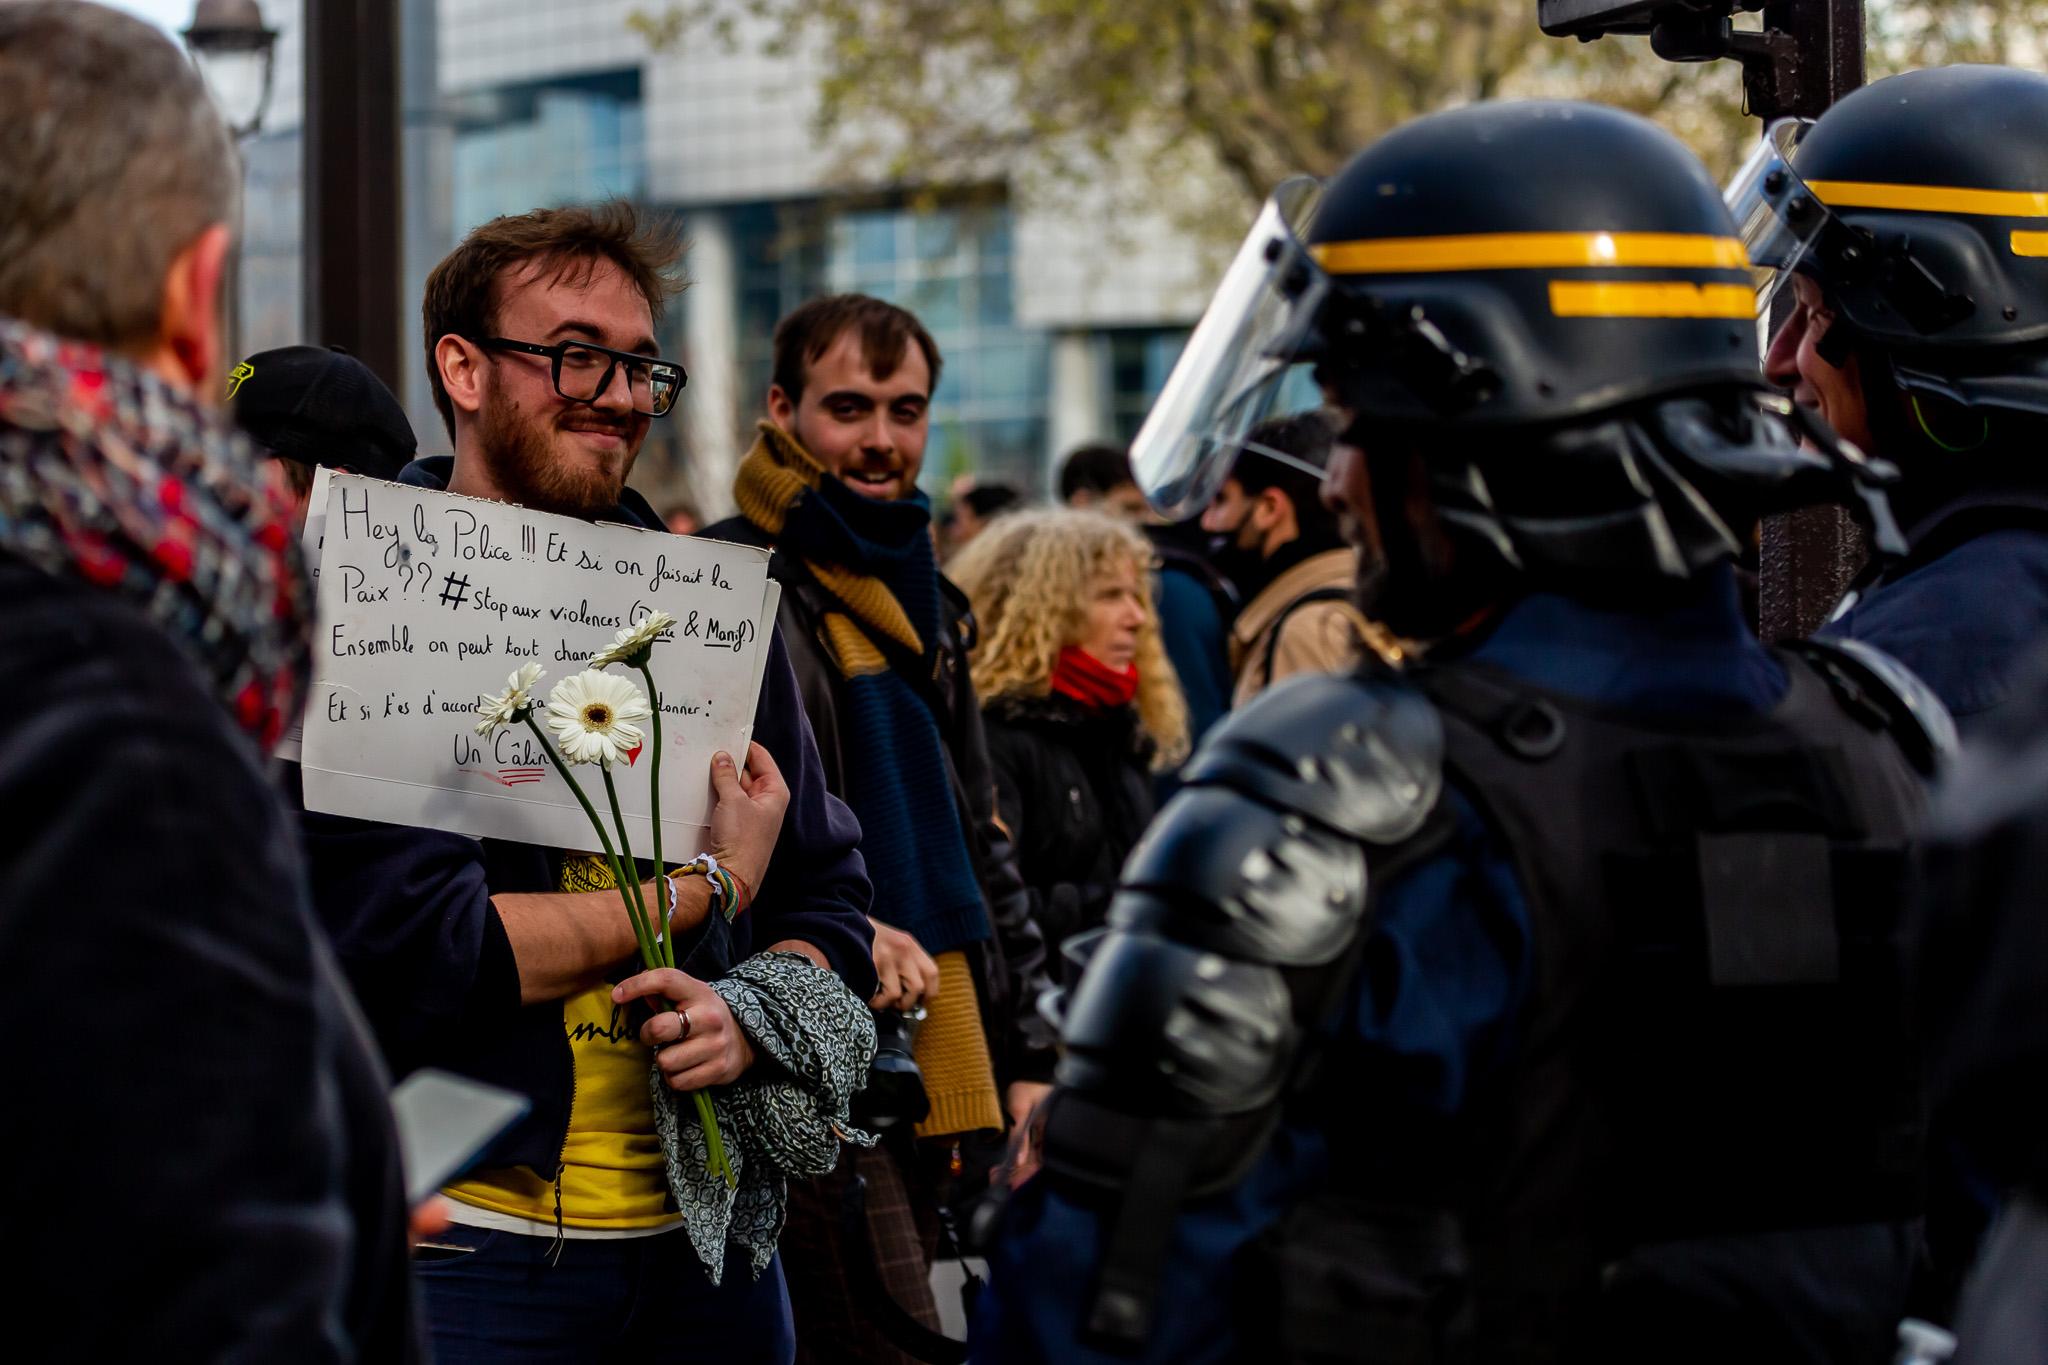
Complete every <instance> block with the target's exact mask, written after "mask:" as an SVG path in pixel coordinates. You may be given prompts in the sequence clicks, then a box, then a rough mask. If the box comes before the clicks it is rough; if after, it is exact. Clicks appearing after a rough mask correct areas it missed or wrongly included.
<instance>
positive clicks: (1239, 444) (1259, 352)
mask: <svg viewBox="0 0 2048 1365" xmlns="http://www.w3.org/2000/svg"><path fill="white" fill-rule="evenodd" d="M1320 194H1321V189H1320V187H1319V186H1318V185H1317V184H1316V182H1315V181H1313V180H1309V179H1306V178H1302V179H1296V180H1289V181H1287V182H1286V183H1285V184H1283V185H1281V186H1280V188H1279V189H1277V190H1275V191H1274V192H1273V196H1272V198H1270V199H1268V200H1267V201H1266V205H1265V207H1264V208H1262V209H1261V210H1260V211H1259V216H1258V220H1257V221H1256V222H1255V223H1253V225H1252V230H1251V235H1250V236H1248V237H1246V238H1245V240H1244V245H1242V246H1240V247H1239V248H1238V250H1237V255H1236V257H1235V258H1233V259H1232V261H1231V263H1230V268H1229V269H1228V270H1226V271H1225V272H1224V275H1223V282H1222V283H1221V284H1219V285H1218V286H1217V288H1216V294H1215V296H1214V297H1213V298H1212V299H1210V301H1209V307H1208V310H1207V311H1206V312H1204V313H1203V314H1202V320H1201V321H1200V322H1199V323H1197V324H1196V325H1195V330H1194V333H1193V335H1191V336H1190V337H1189V338H1188V344H1187V347H1186V349H1184V350H1183V351H1182V352H1181V356H1180V359H1179V361H1178V362H1176V363H1175V365H1174V367H1173V372H1172V373H1171V374H1169V375H1168V376H1167V378H1166V385H1165V387H1164V388H1162V389H1161V390H1160V391H1159V397H1158V399H1157V401H1155V402H1154V403H1153V405H1152V410H1151V412H1149V413H1148V414H1146V417H1145V423H1144V425H1143V426H1142V427H1140V428H1139V429H1138V435H1137V438H1136V439H1135V440H1134V441H1133V442H1132V443H1131V472H1132V474H1133V475H1134V476H1135V477H1136V478H1137V481H1138V487H1139V488H1141V489H1142V490H1144V493H1145V496H1146V498H1147V499H1148V500H1150V502H1151V503H1152V505H1153V506H1154V507H1155V508H1157V509H1158V510H1159V511H1160V512H1161V513H1163V514H1164V515H1166V516H1168V517H1171V518H1173V519H1175V520H1180V519H1181V518H1184V517H1189V516H1192V515H1194V514H1195V513H1197V512H1199V511H1201V510H1202V508H1204V507H1206V506H1207V505H1208V504H1209V501H1210V499H1212V498H1213V497H1215V495H1216V490H1217V489H1218V488H1220V487H1222V485H1223V481H1224V479H1225V478H1226V477H1227V476H1228V475H1229V473H1230V468H1231V464H1232V462H1233V461H1234V460H1236V458H1237V455H1238V452H1239V451H1240V450H1242V449H1244V448H1245V445H1244V437H1245V434H1246V433H1247V432H1249V431H1250V430H1251V428H1252V427H1253V426H1254V425H1255V424H1256V423H1257V422H1259V421H1260V420H1261V419H1262V418H1264V417H1266V416H1267V415H1269V414H1270V413H1272V412H1274V411H1275V410H1276V409H1277V406H1278V405H1279V404H1280V403H1281V402H1282V401H1288V400H1295V401H1298V399H1299V398H1300V397H1301V395H1300V392H1299V390H1300V388H1301V385H1302V383H1303V382H1304V381H1303V375H1304V371H1302V370H1301V369H1299V368H1297V367H1296V353H1297V352H1298V351H1299V350H1300V349H1301V345H1302V342H1303V340H1304V339H1305V338H1306V336H1307V335H1308V333H1309V330H1310V329H1311V327H1313V325H1314V323H1315V319H1316V316H1317V314H1318V312H1319V311H1320V310H1321V307H1322V303H1323V300H1324V298H1325V297H1326V296H1327V295H1328V292H1329V288H1330V281H1329V277H1328V276H1327V275H1325V274H1324V273H1323V271H1322V268H1321V267H1320V266H1318V265H1317V264H1316V263H1315V260H1314V259H1313V258H1312V257H1311V256H1310V255H1309V252H1308V248H1307V247H1305V246H1303V245H1302V242H1301V238H1302V234H1303V233H1304V232H1305V231H1306V229H1307V226H1308V224H1309V222H1310V220H1311V218H1312V216H1313V214H1314V212H1315V205H1316V200H1317V198H1318V197H1319V195H1320ZM1290 378H1292V379H1293V381H1294V382H1293V383H1292V384H1291V385H1290V383H1289V380H1290ZM1308 405H1309V406H1313V401H1311V402H1310V403H1309V404H1308ZM1289 463H1294V461H1292V460H1290V461H1289Z"/></svg>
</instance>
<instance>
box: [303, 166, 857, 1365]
mask: <svg viewBox="0 0 2048 1365" xmlns="http://www.w3.org/2000/svg"><path fill="white" fill-rule="evenodd" d="M676 255H677V246H676V244H675V242H674V239H673V238H672V237H670V236H668V235H666V234H665V233H663V232H662V231H660V230H659V229H658V228H656V227H655V226H654V225H652V224H647V223H644V222H642V221H641V220H640V219H639V218H638V216H637V215H636V214H635V212H634V211H633V209H632V208H631V207H630V206H629V205H626V204H623V203H616V202H614V203H608V204H601V205H597V206H593V207H570V208H560V209H546V210H540V211H536V212H534V213H528V214H523V215H520V216H517V217H508V218H498V219H494V220H493V221H491V222H488V223H485V224H484V225H482V226H481V227H479V228H477V229H476V230H475V231H473V232H472V233H470V235H469V236H468V237H467V238H466V239H465V240H464V241H463V243H462V244H461V245H460V246H459V247H457V248H456V249H455V251H454V252H453V253H452V254H450V255H449V256H448V258H447V259H446V260H444V261H442V262H441V264H440V265H439V266H437V267H436V268H435V269H434V272H433V273H432V275H430V276H429V277H428V280H427V289H426V300H425V306H424V309H423V313H424V322H425V343H426V358H427V366H428V373H429V375H430V377H431V379H432V383H433V391H434V401H435V405H436V406H437V407H438V408H439V409H440V412H441V416H442V419H443V421H444V422H445V423H446V424H447V428H448V434H449V437H450V438H451V440H452V442H453V445H454V454H453V455H452V456H437V457H433V458H429V459H424V460H418V461H415V462H414V463H413V464H411V465H410V466H408V467H407V468H406V469H405V470H404V472H403V473H402V474H401V475H400V478H401V480H402V481H404V482H407V483H413V484H418V485H421V486H425V487H431V488H446V489H448V490H449V491H451V492H456V493H464V494H468V495H470V496H472V497H483V498H493V499H497V500H499V501H504V502H513V503H518V504H520V505H523V506H527V507H535V508H540V509H543V510H546V511H549V512H556V513H561V514H565V515H569V516H577V517H584V518H589V519H602V520H607V521H617V522H624V523H628V524H633V525H640V526H646V527H651V528H652V527H659V526H660V522H659V520H658V519H657V518H656V516H655V514H654V511H653V509H652V508H651V507H650V506H649V505H648V504H647V501H646V500H645V499H644V498H642V497H641V496H640V495H639V494H638V493H636V492H634V491H633V490H632V489H630V488H628V487H626V477H627V475H628V474H629V473H630V472H631V471H632V468H633V460H634V457H635V456H637V455H638V454H639V451H640V446H641V443H642V442H643V441H644V440H645V439H646V437H647V432H648V428H649V424H650V423H652V422H653V421H655V420H656V419H658V418H660V417H661V416H663V415H664V414H666V413H667V412H668V411H669V409H670V407H671V406H672V405H673V404H674V402H675V398H676V394H677V393H678V392H679V391H680V390H681V388H682V386H683V372H682V367H681V366H679V365H677V364H675V363H674V362H672V361H664V360H662V359H661V358H660V356H659V354H658V345H657V342H656V340H655V324H656V322H657V321H658V320H659V318H660V314H661V311H662V307H663V305H664V304H665V302H666V301H667V298H668V297H669V295H670V294H671V293H672V292H673V286H672V285H671V283H670V282H669V280H668V278H667V272H668V271H669V269H670V268H671V267H672V266H673V264H674V262H675V259H676ZM755 737H756V739H757V741H758V742H757V743H756V744H755V745H754V746H753V749H752V753H751V754H750V756H749V757H748V761H747V768H748V776H747V777H745V778H744V779H742V778H740V777H739V776H738V775H737V774H736V773H735V772H734V771H733V769H732V767H731V765H730V764H729V763H727V764H723V765H722V766H721V767H720V768H719V769H717V770H716V771H715V772H714V774H713V780H714V785H715V786H716V787H717V788H718V791H719V797H718V802H717V806H716V808H715V810H714V812H713V814H712V817H711V822H710V824H711V841H712V843H713V844H714V847H713V848H712V849H711V852H712V853H714V854H715V855H716V856H717V857H718V859H719V860H720V862H721V863H725V864H727V865H728V866H734V867H736V869H737V870H738V871H739V873H740V876H741V878H742V879H743V880H744V882H745V884H746V885H747V886H748V887H751V888H755V889H757V890H758V893H759V894H758V898H757V899H756V900H755V901H754V902H753V903H751V904H750V905H748V906H747V907H746V909H745V912H744V913H743V914H740V915H739V916H738V917H737V918H735V919H734V920H733V921H732V922H731V923H730V924H728V923H727V922H726V920H725V919H724V917H722V916H720V915H712V914H708V913H707V912H708V896H707V893H706V892H705V891H704V890H703V889H702V887H701V879H696V878H691V879H687V880H682V881H679V882H678V883H677V884H676V889H677V899H676V900H675V901H674V902H672V903H673V904H674V905H675V907H676V908H675V910H674V912H673V914H672V917H671V927H672V930H673V932H675V933H677V934H678V935H679V936H680V937H679V939H678V952H677V954H676V957H677V961H678V963H679V965H680V966H681V967H682V969H683V971H684V972H685V973H687V974H688V975H689V976H690V977H693V978H699V979H704V978H711V977H716V976H719V975H722V974H723V973H724V972H725V971H726V970H728V969H729V968H730V967H731V966H732V964H733V963H735V962H737V961H738V960H740V959H742V958H745V957H747V956H749V955H751V954H753V953H756V952H760V951H763V950H766V949H769V948H776V949H783V950H787V951H793V952H798V953H801V954H803V955H805V956H806V957H809V958H810V959H811V960H812V961H814V962H815V963H817V964H818V965H820V966H822V967H826V968H828V969H830V970H833V971H836V972H838V973H839V974H840V975H841V976H842V977H843V978H844V979H845V980H846V982H847V984H848V986H849V987H850V988H851V989H852V990H853V991H854V993H855V994H857V995H859V996H860V997H861V998H863V999H865V998H866V997H867V996H868V995H870V994H871V993H872V992H873V990H874V985H875V975H874V968H873V966H872V965H871V962H870V944H871V941H872V937H873V936H872V932H871V931H870V929H869V928H868V922H867V918H866V913H865V912H866V910H867V908H868V902H869V897H870V889H869V885H868V880H867V875H866V871H865V868H864V866H863V864H862V862H861V857H860V853H859V851H858V849H857V847H856V845H857V844H858V841H859V838H860V831H859V826H858V825H857V824H856V822H855V821H854V819H853V816H852V814H851V813H850V812H849V811H848V810H847V808H846V807H845V806H844V805H842V804H841V803H840V802H839V801H838V800H836V799H835V798H833V797H832V796H830V795H829V794H828V793H827V791H826V789H825V784H824V780H823V773H822V770H821V768H820V766H819V759H818V752H817V747H816V744H815V742H814V741H813V739H812V736H811V729H810V726H809V724H808V723H807V722H806V720H805V718H804V712H803V704H802V701H801V700H800V698H799V696H798V693H797V684H796V678H795V675H794V674H793V672H792V671H791V668H790V664H789V656H788V654H787V652H786V651H785V649H784V647H783V644H782V641H781V638H780V636H779V635H777V636H776V637H774V639H773V640H772V642H771V644H770V648H769V657H768V660H767V666H766V669H765V671H764V677H763V682H762V687H761V695H760V698H759V701H758V704H757V709H756V719H755ZM785 782H786V784H787V785H786V788H785V786H784V783H785ZM785 800H786V801H787V813H786V814H784V813H783V811H782V803H783V802H784V801H785ZM778 830H779V831H780V837H779V838H778ZM305 835H306V844H307V855H308V859H309V861H310V863H311V866H312V874H313V883H314V894H315V896H316V898H318V899H319V900H320V901H321V902H322V905H321V910H322V915H323V918H324V919H325V920H326V921H327V923H328V924H329V925H330V926H338V928H337V936H338V937H339V938H340V939H341V953H342V957H343V959H344V961H345V962H346V963H347V965H348V967H349V970H350V974H351V977H352V978H353V980H354V982H355V984H356V987H357V990H358V992H359V993H360V994H361V996H362V997H363V1001H364V1006H365V1010H366V1012H367V1013H368V1015H369V1016H370V1019H371V1022H372V1025H373V1027H374V1028H375V1029H376V1031H377V1034H378V1037H379V1040H380V1042H381V1043H382V1044H383V1046H384V1048H385V1051H386V1053H387V1055H388V1056H389V1058H390V1060H391V1065H392V1069H393V1070H394V1071H397V1072H404V1071H407V1070H411V1069H413V1068H415V1067H419V1066H422V1065H434V1066H440V1067H445V1068H448V1069H451V1070H454V1071H458V1072H462V1073H464V1074H467V1075H471V1076H475V1077H477V1078H479V1079H482V1080H486V1081H490V1082H493V1083H496V1084H498V1085H502V1086H506V1087H508V1088H512V1089H516V1090H519V1091H521V1092H523V1093H524V1094H526V1095H527V1096H528V1097H529V1098H530V1099H531V1100H532V1102H533V1108H532V1112H531V1113H530V1114H529V1115H528V1117H527V1118H526V1119H525V1120H523V1121H522V1122H521V1123H520V1125H519V1126H517V1127H515V1128H514V1129H512V1130H511V1131H510V1132H509V1133H508V1134H507V1135H506V1136H505V1137H504V1138H503V1139H501V1140H500V1141H499V1143H498V1144H497V1145H496V1146H495V1147H494V1148H493V1150H492V1152H491V1153H490V1155H489V1156H488V1157H487V1158H486V1163H485V1169H482V1170H479V1171H477V1172H475V1173H473V1174H472V1175H470V1176H469V1177H468V1178H466V1179H464V1180H463V1181H462V1182H460V1183H459V1184H457V1185H455V1186H453V1187H451V1188H450V1189H449V1190H448V1191H447V1192H446V1193H447V1194H448V1196H449V1200H450V1205H451V1210H450V1211H451V1214H452V1216H453V1219H454V1222H455V1226H454V1227H453V1228H452V1229H451V1230H450V1231H449V1232H448V1233H447V1234H445V1235H443V1236H441V1237H439V1238H437V1239H435V1242H434V1243H431V1244H426V1245H423V1246H422V1247H421V1249H420V1252H419V1255H418V1258H417V1259H418V1272H419V1279H420V1282H421V1285H422V1287H423V1290H424V1294H425V1300H426V1307H427V1317H428V1319H429V1327H430V1330H431V1333H432V1337H433V1345H434V1356H435V1358H436V1359H437V1360H440V1361H442V1362H453V1363H455V1365H460V1362H464V1361H493V1362H498V1361H511V1360H542V1359H545V1360H548V1361H563V1362H568V1361H597V1360H612V1359H625V1358H633V1357H641V1358H648V1359H653V1358H657V1357H661V1356H666V1355H671V1354H673V1353H674V1352H675V1351H676V1350H677V1349H679V1348H683V1349H688V1350H690V1351H692V1352H695V1353H697V1354H700V1355H701V1356H702V1357H703V1358H705V1359H708V1360H730V1361H761V1362H783V1361H787V1360H788V1359H789V1357H790V1355H791V1353H792V1352H793V1350H794V1337H793V1331H792V1328H791V1325H790V1313H789V1303H788V1298H787V1294H786V1292H785V1290H784V1287H783V1277H782V1270H781V1265H780V1262H779V1261H771V1262H770V1263H769V1266H768V1268H767V1270H766V1272H765V1273H764V1274H762V1275H761V1276H760V1278H759V1279H755V1278H753V1277H752V1276H750V1275H749V1274H748V1273H747V1267H746V1264H745V1260H744V1258H743V1257H741V1256H738V1255H728V1256H727V1258H726V1262H725V1271H724V1276H723V1280H722V1283H720V1284H718V1285H713V1284H712V1283H711V1282H710V1280H709V1278H708V1277H707V1275H706V1274H705V1272H704V1270H703V1268H702V1266H701V1265H700V1264H699V1263H698V1260H697V1257H696V1255H695V1254H694V1252H693V1251H692V1250H691V1246H690V1242H689V1238H688V1236H687V1234H686V1232H685V1231H684V1229H683V1225H682V1219H681V1217H680V1216H679V1214H678V1213H677V1210H676V1207H675V1204H674V1202H673V1200H672V1198H671V1197H670V1195H669V1188H668V1181H667V1177H666V1175H665V1172H664V1169H663V1164H662V1156H661V1148H660V1144H659V1143H658V1142H657V1140H656V1137H655V1131H654V1114H653V1110H652V1107H651V1101H650V1097H649V1094H648V1085H647V1076H648V1071H649V1067H650V1060H649V1057H650V1050H649V1048H648V1047H647V1046H644V1045H643V1037H645V1038H646V1039H647V1040H648V1041H652V1042H654V1043H656V1044H657V1045H658V1051H657V1052H656V1053H655V1061H656V1063H658V1064H659V1065H660V1066H661V1067H662V1068H663V1070H664V1072H665V1073H666V1074H668V1075H670V1076H672V1077H673V1076H677V1075H680V1074H681V1073H682V1072H683V1071H685V1070H693V1071H694V1072H695V1075H694V1076H693V1084H694V1083H696V1079H697V1078H698V1077H705V1076H708V1077H709V1080H708V1081H707V1082H704V1083H708V1084H727V1083H730V1082H732V1081H734V1080H736V1079H738V1078H739V1077H740V1076H741V1074H742V1073H743V1072H745V1071H746V1069H747V1068H748V1067H749V1066H750V1065H751V1063H752V1060H753V1052H752V1048H751V1045H750V1044H749V1042H748V1041H747V1039H746V1037H745V1035H744V1034H743V1033H741V1031H740V1029H739V1027H738V1025H737V1023H736V1022H735V1021H734V1019H733V1018H732V1016H731V1014H730V1012H729V1011H727V1010H726V1009H725V1008H724V1006H723V1005H722V1003H720V1002H719V1001H718V999H717V997H716V996H715V995H712V994H711V993H710V992H708V991H707V992H704V993H703V995H702V998H701V999H698V998H693V999H692V1000H691V1009H690V1020H689V1041H688V1042H687V1043H684V1042H683V1041H682V1040H681V1039H680V1038H678V1036H677V1034H678V1031H679V1028H680V1026H679V1025H678V1023H677V1022H676V1020H677V1017H678V1016H676V1015H675V1014H673V1013H664V1014H662V1015H659V1016H657V1018H656V1019H655V1020H654V1021H653V1022H652V1023H650V1024H648V1025H646V1026H645V1030H646V1031H645V1032H643V1029H642V1028H641V1027H639V1026H638V1025H637V1024H636V1022H635V1017H634V1016H628V1015H626V1014H624V1012H623V1009H622V1008H621V1007H615V1006H614V1005H613V1004H612V1003H611V983H612V981H614V980H616V979H618V977H619V975H620V974H621V970H622V969H623V968H625V966H626V964H627V963H628V962H629V961H630V960H631V959H632V958H633V957H634V948H635V945H634V941H633V938H632V936H631V931H630V928H629V925H628V922H627V919H626V917H625V916H624V915H622V914H620V913H619V904H618V897H617V894H616V893H615V891H613V890H610V889H588V882H587V881H579V880H578V878H577V876H576V875H575V873H576V869H577V868H578V867H579V864H578V863H577V862H575V861H574V860H570V859H566V858H565V856H564V855H563V854H562V853H561V852H560V851H558V850H551V849H543V848H538V847H533V846H530V845H523V844H509V843H501V842H498V841H495V840H482V841H478V840H473V839H466V838H463V837H461V836H458V835H454V834H447V833H442V832H439V831H433V830H416V829H406V828H400V827H397V826H391V825H378V824H372V823H369V822H365V821H360V820H345V819H341V818H339V817H332V816H317V815H312V816H308V817H307V823H306V829H305ZM649 894H650V895H652V894H654V893H653V891H652V890H650V891H649ZM586 1025H588V1026H586Z"/></svg>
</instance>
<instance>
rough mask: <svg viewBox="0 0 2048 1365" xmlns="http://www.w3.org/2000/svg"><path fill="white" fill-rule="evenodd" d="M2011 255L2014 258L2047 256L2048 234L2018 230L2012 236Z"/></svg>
mask: <svg viewBox="0 0 2048 1365" xmlns="http://www.w3.org/2000/svg"><path fill="white" fill-rule="evenodd" d="M2012 254H2013V255H2015V256H2048V232H2028V231H2026V230H2025V229H2019V230H2017V231H2015V232H2014V233H2013V234H2012Z"/></svg>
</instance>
